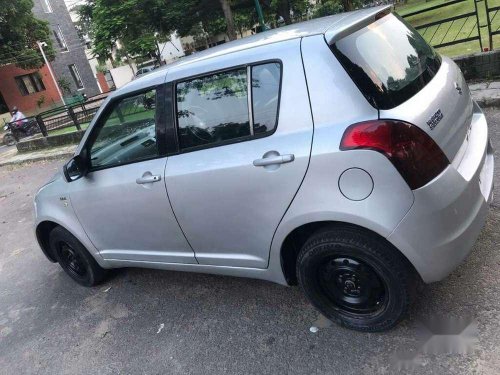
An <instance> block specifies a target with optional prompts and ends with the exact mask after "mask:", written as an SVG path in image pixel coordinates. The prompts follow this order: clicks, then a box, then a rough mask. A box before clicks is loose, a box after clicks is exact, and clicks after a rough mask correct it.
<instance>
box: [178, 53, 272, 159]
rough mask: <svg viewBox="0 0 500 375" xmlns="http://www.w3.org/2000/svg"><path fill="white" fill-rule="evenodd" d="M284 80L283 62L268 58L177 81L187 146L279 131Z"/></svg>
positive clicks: (180, 129)
mask: <svg viewBox="0 0 500 375" xmlns="http://www.w3.org/2000/svg"><path fill="white" fill-rule="evenodd" d="M250 82H251V85H250ZM280 82H281V66H280V64H279V63H266V64H260V65H255V66H252V67H241V68H236V69H234V70H230V71H225V72H220V73H214V74H210V75H206V76H202V77H198V78H194V79H191V80H188V81H183V82H179V83H177V86H176V101H177V125H178V135H179V145H180V148H181V150H186V149H192V148H195V147H196V148H197V147H213V146H216V145H219V144H227V143H231V142H234V141H242V140H247V139H252V138H253V137H258V136H265V135H266V134H270V133H271V132H273V131H274V129H275V128H276V126H277V122H278V106H279V94H280ZM250 99H251V100H250Z"/></svg>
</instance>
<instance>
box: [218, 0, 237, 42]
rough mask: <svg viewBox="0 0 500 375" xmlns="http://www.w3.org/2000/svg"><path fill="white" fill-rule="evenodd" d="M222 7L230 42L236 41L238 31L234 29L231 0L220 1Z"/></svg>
mask: <svg viewBox="0 0 500 375" xmlns="http://www.w3.org/2000/svg"><path fill="white" fill-rule="evenodd" d="M220 5H221V6H222V12H223V13H224V18H225V19H226V25H227V36H228V37H229V40H236V38H237V37H236V30H235V28H234V19H233V11H232V10H231V5H230V4H229V0H220Z"/></svg>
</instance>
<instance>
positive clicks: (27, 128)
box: [3, 120, 39, 146]
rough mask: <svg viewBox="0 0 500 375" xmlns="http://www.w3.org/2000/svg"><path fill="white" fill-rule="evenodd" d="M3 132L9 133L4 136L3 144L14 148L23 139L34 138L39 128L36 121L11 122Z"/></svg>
mask: <svg viewBox="0 0 500 375" xmlns="http://www.w3.org/2000/svg"><path fill="white" fill-rule="evenodd" d="M3 130H5V131H7V133H6V134H5V135H4V136H3V143H4V144H5V145H7V146H13V145H15V144H16V142H18V141H19V140H20V139H21V138H25V137H29V136H32V135H33V134H35V133H38V131H39V128H38V124H37V122H36V120H28V121H18V122H17V123H14V122H9V123H8V124H5V125H4V127H3Z"/></svg>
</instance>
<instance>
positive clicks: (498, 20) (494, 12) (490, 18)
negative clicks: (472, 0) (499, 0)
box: [484, 0, 500, 50]
mask: <svg viewBox="0 0 500 375" xmlns="http://www.w3.org/2000/svg"><path fill="white" fill-rule="evenodd" d="M484 4H485V6H486V19H487V25H488V39H489V44H490V50H492V49H493V35H500V15H499V14H498V13H499V11H500V5H498V6H493V7H490V6H489V5H488V0H484ZM497 16H498V17H497Z"/></svg>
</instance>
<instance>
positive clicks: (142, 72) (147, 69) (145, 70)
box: [135, 66, 155, 78]
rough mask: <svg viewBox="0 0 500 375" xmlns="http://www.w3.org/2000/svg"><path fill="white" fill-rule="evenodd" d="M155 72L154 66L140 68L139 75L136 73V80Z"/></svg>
mask: <svg viewBox="0 0 500 375" xmlns="http://www.w3.org/2000/svg"><path fill="white" fill-rule="evenodd" d="M153 70H155V67H154V66H146V67H144V68H140V69H139V70H138V71H137V73H135V78H138V77H140V76H143V75H145V74H148V73H151V72H152V71H153Z"/></svg>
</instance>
